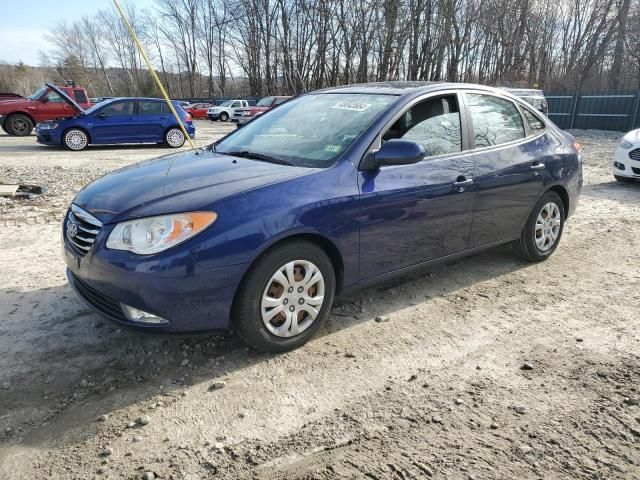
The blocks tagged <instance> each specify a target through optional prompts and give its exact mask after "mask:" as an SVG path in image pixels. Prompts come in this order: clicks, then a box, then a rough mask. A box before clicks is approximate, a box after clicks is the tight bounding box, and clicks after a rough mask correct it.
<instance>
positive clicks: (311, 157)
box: [215, 93, 397, 167]
mask: <svg viewBox="0 0 640 480" xmlns="http://www.w3.org/2000/svg"><path fill="white" fill-rule="evenodd" d="M396 99H397V97H395V96H393V95H370V94H352V93H349V94H346V93H345V94H316V95H305V96H302V97H298V98H296V99H294V100H291V101H289V102H287V103H283V104H282V105H280V106H279V107H278V108H276V109H273V110H271V111H270V112H269V113H268V114H267V115H265V116H260V117H258V118H256V119H255V120H253V121H251V122H249V123H247V124H246V125H245V126H244V127H242V128H241V129H240V130H237V131H235V132H234V133H233V134H232V135H230V136H228V137H226V138H225V139H223V140H221V141H220V142H219V143H217V144H216V146H215V149H216V152H220V153H227V154H230V155H231V154H233V153H234V152H235V153H240V152H242V153H243V154H245V155H246V154H248V153H251V154H257V155H260V156H262V157H272V158H273V159H275V160H280V161H281V162H282V161H285V162H287V163H291V164H292V165H296V166H304V167H327V166H329V165H331V164H332V163H333V162H334V161H335V160H336V159H337V158H338V157H339V156H340V155H341V154H342V153H344V152H345V151H346V150H347V149H348V148H349V147H350V146H351V144H352V143H353V142H354V141H355V140H356V138H358V136H359V135H360V134H361V133H362V132H364V131H365V129H366V128H367V127H368V126H369V125H371V123H372V122H373V121H374V120H375V119H376V118H377V117H378V115H380V113H381V112H382V111H383V110H385V109H386V108H387V106H388V105H390V104H391V103H392V102H393V101H394V100H396Z"/></svg>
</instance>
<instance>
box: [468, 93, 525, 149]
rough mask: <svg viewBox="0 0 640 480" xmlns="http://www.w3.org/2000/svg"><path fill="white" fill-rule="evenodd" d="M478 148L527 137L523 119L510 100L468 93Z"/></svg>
mask: <svg viewBox="0 0 640 480" xmlns="http://www.w3.org/2000/svg"><path fill="white" fill-rule="evenodd" d="M466 96H467V102H468V104H469V112H470V113H471V120H472V123H473V136H474V139H475V146H476V148H483V147H492V146H494V145H501V144H503V143H509V142H513V141H516V140H519V139H521V138H524V137H525V131H524V124H523V123H522V117H521V116H520V112H519V111H518V109H517V108H516V106H515V105H514V104H513V102H511V101H510V100H506V99H504V98H500V97H494V96H491V95H482V94H476V93H467V94H466Z"/></svg>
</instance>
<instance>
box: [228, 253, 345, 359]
mask: <svg viewBox="0 0 640 480" xmlns="http://www.w3.org/2000/svg"><path fill="white" fill-rule="evenodd" d="M335 288H336V276H335V272H334V269H333V265H332V263H331V260H330V259H329V257H328V256H327V254H326V253H325V252H324V251H323V250H322V249H321V248H319V247H318V246H316V245H315V244H313V243H311V242H307V241H292V242H287V243H285V244H282V245H280V246H277V247H275V248H273V249H272V250H269V251H268V252H267V253H265V254H264V255H263V256H262V257H260V258H259V259H258V260H257V261H256V262H255V263H254V265H253V266H252V267H251V269H250V270H249V272H248V273H247V275H246V277H245V279H244V280H243V282H242V284H241V286H240V288H239V289H238V293H237V296H236V299H235V302H234V308H233V314H232V316H233V322H234V325H235V327H236V330H237V332H238V335H239V336H240V338H242V340H244V341H245V343H247V344H249V345H250V346H252V347H254V348H257V349H259V350H263V351H266V352H286V351H289V350H293V349H295V348H298V347H300V346H302V345H304V344H305V343H306V342H307V341H308V340H309V339H310V338H311V337H312V336H313V334H314V333H315V332H316V331H317V330H318V329H319V328H320V327H321V326H322V324H323V323H324V322H325V321H326V319H327V317H328V315H329V312H330V311H331V306H332V304H333V298H334V294H335Z"/></svg>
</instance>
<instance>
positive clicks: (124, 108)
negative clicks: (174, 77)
mask: <svg viewBox="0 0 640 480" xmlns="http://www.w3.org/2000/svg"><path fill="white" fill-rule="evenodd" d="M56 90H57V92H58V94H59V95H60V96H61V97H63V98H64V99H65V100H66V101H67V103H69V104H70V105H71V106H72V107H73V108H74V109H75V111H76V112H77V113H78V115H77V116H75V117H73V118H67V119H59V120H52V121H48V122H42V123H39V124H38V126H37V127H36V136H37V140H38V142H39V143H42V144H44V145H57V146H64V147H66V148H68V149H70V150H76V151H78V150H83V149H85V148H86V147H87V146H88V145H105V144H106V145H110V144H121V143H164V144H165V145H167V146H169V147H173V148H179V147H181V146H182V145H184V142H185V140H186V139H185V135H184V133H183V131H182V129H181V128H180V125H179V124H178V121H177V120H176V119H175V117H174V116H173V113H172V112H171V110H170V109H169V107H168V105H167V104H166V102H165V101H164V100H161V99H159V98H113V99H109V100H105V101H104V102H101V103H98V104H97V105H94V106H93V107H91V108H90V109H88V110H83V109H82V107H80V106H79V105H78V104H77V103H76V102H75V101H74V100H72V99H71V98H69V97H68V96H67V95H65V94H64V92H63V91H62V90H60V89H56ZM171 103H172V104H173V107H174V109H175V110H176V112H177V113H178V115H179V116H180V118H181V120H182V123H183V124H184V126H185V128H186V130H187V133H188V134H189V136H190V137H191V138H194V137H195V134H196V129H195V126H194V125H193V123H192V122H191V116H190V115H189V114H188V113H187V112H185V111H184V109H183V108H182V107H181V106H180V104H179V103H178V102H176V101H172V102H171Z"/></svg>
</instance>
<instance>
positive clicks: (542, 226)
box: [513, 191, 566, 262]
mask: <svg viewBox="0 0 640 480" xmlns="http://www.w3.org/2000/svg"><path fill="white" fill-rule="evenodd" d="M545 212H546V214H545ZM547 218H549V220H547ZM565 218H566V212H565V210H564V204H563V203H562V199H561V198H560V196H559V195H558V194H557V193H556V192H554V191H548V192H547V193H545V194H544V195H543V196H542V198H540V200H538V203H536V206H535V207H534V208H533V210H532V211H531V214H530V215H529V218H528V220H527V224H526V225H525V227H524V229H523V230H522V234H521V236H520V238H519V239H518V240H516V241H515V242H513V246H514V249H515V251H516V255H518V256H519V257H520V258H522V259H524V260H528V261H530V262H542V261H543V260H546V259H547V258H549V257H550V256H551V255H552V254H553V252H555V250H556V248H557V247H558V244H559V243H560V238H562V232H563V230H564V220H565ZM555 222H557V223H555ZM547 232H548V233H547Z"/></svg>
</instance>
